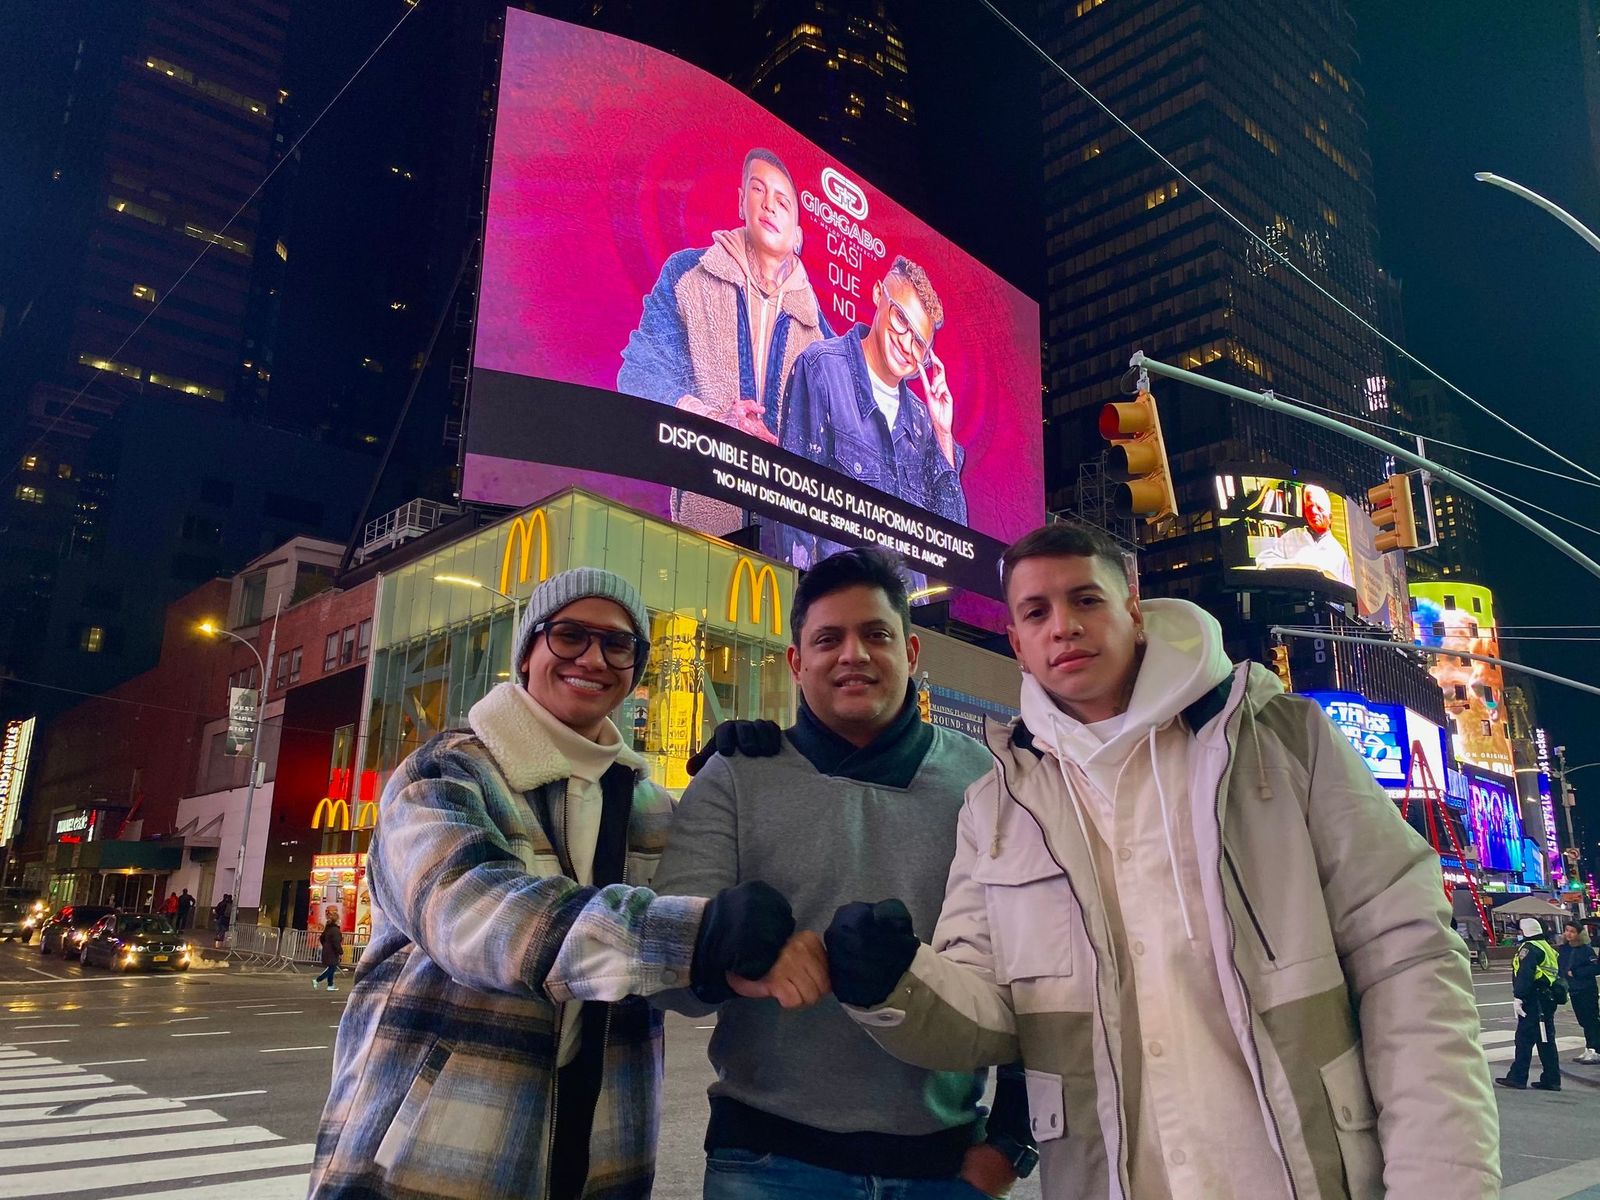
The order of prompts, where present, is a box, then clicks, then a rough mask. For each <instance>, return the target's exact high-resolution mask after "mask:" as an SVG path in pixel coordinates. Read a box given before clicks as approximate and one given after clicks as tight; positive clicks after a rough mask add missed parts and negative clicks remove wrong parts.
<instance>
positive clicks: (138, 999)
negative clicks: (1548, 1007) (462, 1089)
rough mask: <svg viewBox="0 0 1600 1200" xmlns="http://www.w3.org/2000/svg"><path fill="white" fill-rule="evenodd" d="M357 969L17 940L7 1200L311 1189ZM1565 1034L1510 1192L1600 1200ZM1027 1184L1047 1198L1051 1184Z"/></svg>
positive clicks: (679, 1187) (685, 1156)
mask: <svg viewBox="0 0 1600 1200" xmlns="http://www.w3.org/2000/svg"><path fill="white" fill-rule="evenodd" d="M348 978H349V977H348V975H346V976H344V977H342V979H341V983H340V991H339V992H337V993H336V994H333V995H329V994H328V993H327V992H322V991H314V990H313V989H312V987H311V971H310V969H305V970H302V971H301V972H299V973H296V974H276V973H252V972H250V971H248V970H243V969H240V968H239V967H237V966H235V967H231V968H212V969H205V970H201V969H196V970H193V971H190V972H188V973H186V974H180V975H145V974H139V975H117V974H112V973H110V972H107V971H104V970H100V969H97V968H88V969H86V968H83V967H80V966H78V965H77V964H76V963H68V962H63V961H62V960H61V959H60V958H57V957H50V958H41V957H40V955H39V953H38V950H37V948H35V947H22V946H20V945H17V944H16V943H8V944H5V945H0V1200H6V1198H8V1197H34V1196H72V1197H75V1198H76V1200H109V1198H110V1197H139V1198H142V1200H151V1198H152V1197H160V1198H161V1200H209V1198H212V1197H240V1198H248V1200H290V1198H294V1200H298V1198H299V1197H301V1196H303V1195H304V1194H305V1188H306V1180H307V1169H308V1166H309V1164H310V1161H311V1151H312V1141H313V1138H314V1137H315V1132H316V1124H317V1118H318V1115H319V1113H320V1111H321V1108H322V1101H323V1099H324V1097H325V1096H326V1094H327V1087H328V1071H329V1066H330V1062H331V1055H332V1048H333V1044H334V1035H335V1032H336V1026H337V1024H338V1020H339V1015H340V1013H341V1011H342V1008H343V1005H344V1002H345V1000H346V999H347V997H348V996H349V992H348V990H347V984H348ZM1475 983H1476V993H1477V1001H1478V1006H1479V1013H1480V1015H1481V1017H1482V1020H1483V1035H1482V1042H1483V1045H1484V1053H1485V1055H1486V1056H1487V1057H1488V1059H1489V1060H1490V1065H1491V1068H1492V1069H1493V1070H1494V1071H1495V1073H1496V1074H1503V1073H1504V1070H1505V1065H1506V1063H1507V1062H1508V1061H1509V1060H1510V1057H1511V1053H1512V1050H1511V1037H1512V1027H1513V1025H1514V1023H1515V1022H1514V1021H1513V1019H1512V1014H1511V987H1510V979H1509V976H1508V975H1507V974H1506V972H1504V971H1497V972H1492V973H1480V974H1479V975H1478V976H1477V978H1476V981H1475ZM710 1031H711V1025H710V1021H709V1020H702V1021H694V1020H688V1019H684V1018H679V1017H676V1016H673V1017H670V1018H669V1022H668V1033H667V1083H666V1095H665V1098H664V1119H663V1129H662V1139H661V1154H660V1167H659V1173H658V1176H657V1184H656V1189H655V1195H656V1196H657V1197H658V1198H660V1200H692V1198H694V1197H698V1196H699V1195H700V1179H701V1162H702V1155H701V1149H700V1138H701V1134H702V1132H703V1131H704V1128H705V1120H706V1114H707V1107H706V1099H705V1089H706V1085H707V1084H708V1083H709V1081H710V1078H711V1071H710V1068H709V1066H708V1065H707V1063H706V1057H705V1048H706V1042H707V1040H708V1039H709V1037H710ZM1557 1035H1558V1039H1559V1042H1560V1045H1561V1047H1562V1051H1561V1057H1562V1062H1563V1070H1564V1071H1565V1073H1566V1078H1565V1081H1564V1087H1563V1090H1562V1091H1561V1092H1560V1093H1559V1094H1547V1093H1543V1092H1534V1091H1528V1092H1507V1091H1504V1090H1503V1089H1496V1091H1497V1093H1498V1095H1497V1099H1498V1100H1499V1102H1500V1114H1501V1129H1502V1164H1503V1168H1504V1171H1505V1176H1506V1182H1507V1185H1508V1186H1507V1189H1506V1193H1505V1194H1506V1196H1507V1197H1509V1198H1511V1200H1566V1198H1568V1197H1579V1196H1582V1197H1600V1068H1596V1067H1582V1066H1572V1065H1571V1062H1570V1060H1571V1059H1572V1057H1573V1056H1574V1055H1576V1054H1577V1053H1578V1051H1579V1050H1580V1049H1581V1039H1580V1038H1579V1037H1578V1029H1577V1026H1576V1024H1575V1023H1574V1022H1573V1021H1572V1018H1571V1010H1570V1009H1563V1010H1562V1014H1561V1018H1560V1020H1559V1022H1558V1028H1557ZM1014 1195H1016V1196H1017V1197H1018V1200H1034V1198H1035V1197H1037V1196H1038V1187H1037V1181H1032V1180H1030V1181H1028V1182H1027V1183H1024V1184H1023V1185H1020V1186H1019V1187H1018V1189H1017V1190H1016V1191H1015V1192H1014ZM1441 1200H1442V1198H1441Z"/></svg>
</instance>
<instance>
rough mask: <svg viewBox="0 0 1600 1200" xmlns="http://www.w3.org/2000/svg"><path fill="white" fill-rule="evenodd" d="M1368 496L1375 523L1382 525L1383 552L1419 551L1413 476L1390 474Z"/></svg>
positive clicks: (1380, 531) (1380, 534) (1381, 544)
mask: <svg viewBox="0 0 1600 1200" xmlns="http://www.w3.org/2000/svg"><path fill="white" fill-rule="evenodd" d="M1367 499H1368V500H1370V501H1372V523H1373V524H1374V525H1376V526H1377V527H1378V538H1377V544H1378V549H1379V550H1380V551H1382V552H1385V553H1386V552H1388V551H1390V550H1415V549H1416V548H1417V547H1418V546H1419V545H1421V544H1422V543H1421V542H1420V541H1419V540H1418V538H1417V514H1416V510H1415V509H1414V508H1413V507H1412V505H1411V477H1410V476H1409V475H1391V476H1389V478H1388V480H1387V481H1386V482H1384V483H1380V484H1379V485H1378V486H1377V487H1375V488H1368V489H1367Z"/></svg>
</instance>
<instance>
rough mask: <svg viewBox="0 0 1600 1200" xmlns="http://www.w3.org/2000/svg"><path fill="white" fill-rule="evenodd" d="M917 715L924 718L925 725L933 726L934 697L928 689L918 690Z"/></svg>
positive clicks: (921, 688) (920, 688)
mask: <svg viewBox="0 0 1600 1200" xmlns="http://www.w3.org/2000/svg"><path fill="white" fill-rule="evenodd" d="M917 715H918V716H920V717H921V718H922V721H923V724H925V725H932V724H933V696H932V695H931V694H929V692H928V689H927V688H926V687H919V688H918V689H917Z"/></svg>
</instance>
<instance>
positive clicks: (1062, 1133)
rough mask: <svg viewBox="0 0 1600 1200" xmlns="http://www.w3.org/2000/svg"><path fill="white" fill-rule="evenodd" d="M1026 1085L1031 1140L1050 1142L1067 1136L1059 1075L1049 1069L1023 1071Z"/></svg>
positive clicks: (1065, 1113) (1065, 1114)
mask: <svg viewBox="0 0 1600 1200" xmlns="http://www.w3.org/2000/svg"><path fill="white" fill-rule="evenodd" d="M1024 1074H1025V1075H1026V1076H1027V1087H1028V1124H1029V1128H1030V1129H1031V1130H1032V1132H1033V1140H1034V1141H1036V1142H1039V1143H1041V1144H1042V1143H1044V1142H1052V1141H1054V1140H1055V1139H1056V1138H1059V1137H1066V1136H1067V1112H1066V1105H1065V1104H1064V1102H1063V1100H1062V1093H1061V1076H1059V1075H1052V1074H1051V1073H1050V1072H1049V1071H1025V1072H1024Z"/></svg>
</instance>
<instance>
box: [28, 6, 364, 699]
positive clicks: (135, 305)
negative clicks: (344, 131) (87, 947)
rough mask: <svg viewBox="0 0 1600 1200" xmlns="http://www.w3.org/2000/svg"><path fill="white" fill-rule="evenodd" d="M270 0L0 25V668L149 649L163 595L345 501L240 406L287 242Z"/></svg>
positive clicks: (118, 658)
mask: <svg viewBox="0 0 1600 1200" xmlns="http://www.w3.org/2000/svg"><path fill="white" fill-rule="evenodd" d="M288 9H289V5H288V0H241V2H240V3H237V4H233V5H230V6H228V10H227V13H226V15H217V14H212V13H211V12H209V11H202V10H197V9H195V8H194V7H193V6H189V5H184V4H179V3H176V2H175V0H130V2H129V3H126V4H117V5H109V6H107V5H96V6H88V7H85V6H71V5H69V6H48V7H47V8H46V9H43V10H41V11H40V12H39V13H36V14H33V15H30V17H29V18H28V19H27V20H25V21H19V22H17V23H16V27H15V28H14V29H13V31H12V34H13V36H12V37H9V38H8V39H7V42H6V47H5V50H4V54H5V55H6V56H7V59H8V61H7V62H6V63H5V64H4V65H5V67H6V69H5V70H3V71H0V110H3V111H5V112H6V113H7V117H8V120H7V122H6V124H7V130H8V131H7V134H6V138H7V147H8V150H9V153H8V155H7V158H8V162H10V163H11V164H13V168H12V170H11V171H10V172H9V173H8V179H7V185H6V187H5V188H3V189H0V220H3V221H4V224H5V228H6V229H7V233H8V236H7V238H6V239H5V252H4V258H3V260H0V313H3V316H0V414H3V417H4V421H3V425H0V666H3V668H4V669H5V670H6V671H8V672H9V673H11V674H12V675H14V676H17V677H19V678H20V679H22V680H27V681H30V682H43V683H46V684H49V685H52V686H55V687H62V686H65V687H72V688H77V689H80V690H85V691H96V690H99V689H100V688H102V687H106V686H110V685H111V684H113V683H115V682H117V681H118V680H120V679H122V678H126V677H127V676H128V675H129V674H131V673H133V672H134V671H136V670H138V669H140V668H141V667H142V666H144V665H147V663H148V662H149V661H153V658H152V656H153V653H154V646H155V643H156V642H157V641H158V640H159V637H160V629H161V625H160V621H161V610H162V606H163V605H164V604H165V602H166V601H167V600H168V599H170V598H172V597H174V596H176V595H178V594H180V593H182V592H186V591H188V590H190V588H192V587H193V586H194V585H195V584H196V583H198V582H201V581H203V580H205V579H209V578H211V577H212V576H213V575H215V574H217V573H219V572H221V571H224V570H227V569H231V568H232V567H234V566H236V565H238V564H239V563H242V562H243V561H244V560H245V559H247V558H249V557H251V556H253V555H254V554H256V553H259V552H260V550H261V549H262V548H263V547H262V545H261V544H259V543H260V539H261V538H262V537H263V536H268V537H270V536H274V535H276V534H277V533H280V532H282V530H283V529H284V528H285V527H287V528H290V529H293V530H295V531H297V532H298V531H302V529H303V531H306V532H324V531H336V533H337V535H339V536H342V535H343V534H344V533H345V532H346V531H347V530H348V528H349V525H350V523H351V521H352V520H353V517H354V513H353V511H349V512H346V511H344V506H343V505H340V504H339V503H338V502H337V498H336V495H335V494H336V493H337V492H338V491H339V490H341V489H342V488H347V487H348V486H349V485H348V484H346V483H344V482H343V480H342V478H341V477H342V476H346V475H348V474H350V473H352V468H353V465H354V464H353V463H352V461H351V460H350V459H349V458H347V457H340V456H338V455H323V454H321V453H320V448H318V447H316V446H304V445H300V444H298V443H295V442H294V441H293V440H292V439H285V438H276V439H266V440H263V439H259V438H256V437H253V436H252V435H251V434H250V433H248V432H246V431H245V426H244V425H243V424H242V422H243V421H244V420H245V419H246V418H250V419H257V420H259V419H260V417H261V416H262V414H263V409H264V406H265V404H266V393H267V389H268V388H269V386H270V384H271V376H272V363H273V354H274V345H273V341H274V329H275V308H276V294H277V290H278V286H279V282H280V272H281V269H282V267H283V264H284V261H285V259H286V257H287V248H286V246H285V243H284V241H283V240H282V238H281V236H280V233H279V226H278V225H277V223H276V218H275V216H274V214H275V213H276V212H278V211H279V210H278V209H276V208H275V207H274V206H273V205H272V204H271V203H268V202H267V198H268V197H271V196H273V192H272V190H271V189H270V188H267V187H264V186H263V185H264V182H265V181H266V180H267V178H268V175H269V173H270V172H271V171H272V168H273V166H274V164H276V163H277V162H278V161H279V160H280V159H281V158H282V156H283V154H284V153H285V137H284V130H283V128H282V127H281V125H280V116H281V115H282V112H283V101H284V100H285V98H286V97H285V94H284V92H283V91H282V90H281V76H282V70H283V61H284V54H285V45H286V38H287V25H288V17H289V12H288ZM269 447H270V450H271V451H272V452H275V453H278V454H280V455H284V456H286V457H287V458H288V460H289V461H291V462H293V463H294V468H293V469H294V470H296V471H297V473H298V474H299V475H300V479H299V481H298V482H297V486H296V487H295V488H293V489H289V488H285V487H282V486H275V485H278V484H279V481H280V480H281V479H282V477H283V475H284V474H285V463H284V462H283V461H279V462H277V463H269V462H268V461H267V460H266V454H267V453H268V450H269ZM197 464H200V466H201V468H202V469H196V467H197ZM150 489H153V490H150ZM291 490H292V491H293V493H294V494H293V495H290V494H289V492H290V491H291ZM268 491H270V492H272V493H273V494H274V495H275V496H276V497H277V499H276V500H274V501H273V502H272V503H271V504H270V505H268V504H267V499H266V492H268ZM236 492H237V495H236ZM236 501H237V502H236ZM268 507H270V508H271V510H272V511H267V508H268ZM56 694H57V695H59V694H60V693H56ZM49 695H51V693H38V692H28V693H25V692H24V691H23V690H22V689H21V688H20V687H17V686H13V687H11V688H8V689H7V696H6V702H7V705H8V707H9V706H15V705H21V706H23V707H26V708H30V709H31V708H33V707H35V704H34V702H35V701H37V700H39V699H40V698H41V696H43V697H48V696H49Z"/></svg>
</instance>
